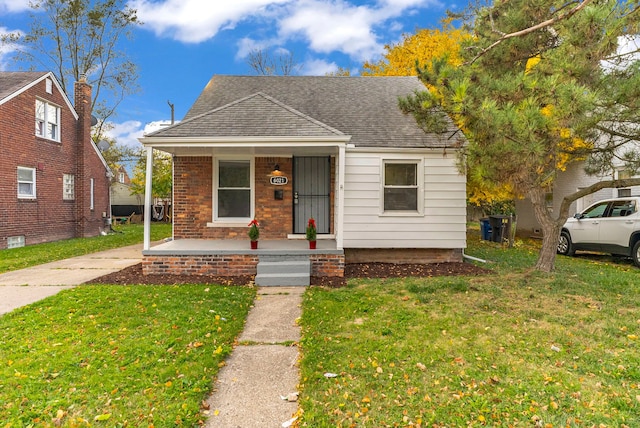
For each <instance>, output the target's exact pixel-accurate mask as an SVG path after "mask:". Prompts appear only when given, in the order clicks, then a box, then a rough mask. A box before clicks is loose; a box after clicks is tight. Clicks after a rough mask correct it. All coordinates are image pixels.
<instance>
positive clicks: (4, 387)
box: [0, 285, 255, 428]
mask: <svg viewBox="0 0 640 428" xmlns="http://www.w3.org/2000/svg"><path fill="white" fill-rule="evenodd" d="M254 296H255V290H254V289H253V288H249V287H231V288H229V287H218V286H203V285H184V286H142V285H137V286H80V287H77V288H74V289H70V290H65V291H63V292H61V293H59V294H57V295H55V296H53V297H50V298H48V299H45V300H42V301H40V302H37V303H35V304H32V305H30V306H26V307H23V308H20V309H18V310H16V311H13V312H11V313H9V314H6V315H3V316H2V317H0V337H2V339H1V340H0V421H2V423H1V424H0V425H2V426H3V427H5V428H8V427H21V428H22V427H54V426H63V427H84V426H92V427H142V426H144V427H151V426H157V427H169V426H179V425H181V426H188V427H191V426H196V425H198V424H199V423H200V421H202V420H203V419H204V415H203V414H202V412H201V402H202V400H204V399H206V397H207V396H208V395H209V393H210V391H211V388H212V384H213V379H214V377H215V376H216V373H217V372H218V370H219V368H220V367H221V366H222V365H223V364H224V362H223V360H224V358H225V357H226V356H227V355H228V354H229V353H230V352H231V350H232V345H233V343H234V341H235V338H236V337H237V335H238V334H239V332H240V331H241V329H242V327H243V324H244V320H245V317H246V314H247V312H248V309H249V306H250V305H251V303H252V301H253V298H254Z"/></svg>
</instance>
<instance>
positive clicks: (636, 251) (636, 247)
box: [631, 241, 640, 267]
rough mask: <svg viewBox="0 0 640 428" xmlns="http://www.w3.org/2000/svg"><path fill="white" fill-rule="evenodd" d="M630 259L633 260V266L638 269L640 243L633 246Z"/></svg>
mask: <svg viewBox="0 0 640 428" xmlns="http://www.w3.org/2000/svg"><path fill="white" fill-rule="evenodd" d="M631 257H632V258H633V264H634V265H636V266H638V267H640V241H638V242H636V243H635V245H634V246H633V251H632V252H631Z"/></svg>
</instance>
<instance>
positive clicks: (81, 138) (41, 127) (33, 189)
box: [0, 72, 111, 249]
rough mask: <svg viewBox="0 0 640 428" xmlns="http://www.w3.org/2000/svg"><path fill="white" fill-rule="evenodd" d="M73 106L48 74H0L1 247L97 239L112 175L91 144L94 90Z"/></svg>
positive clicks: (80, 86) (78, 92) (83, 87)
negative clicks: (0, 152) (86, 238)
mask: <svg viewBox="0 0 640 428" xmlns="http://www.w3.org/2000/svg"><path fill="white" fill-rule="evenodd" d="M74 98H75V108H74V106H72V105H71V102H70V100H69V98H68V97H67V95H66V94H65V93H64V90H63V88H62V87H61V86H60V84H59V83H58V81H57V79H56V78H55V76H54V75H53V73H51V72H0V148H1V149H2V156H0V249H4V248H12V247H17V246H22V245H31V244H37V243H41V242H49V241H57V240H61V239H68V238H74V237H89V236H95V235H98V234H100V233H101V232H102V231H103V230H104V229H105V226H106V225H107V224H108V219H107V217H108V216H109V211H110V209H109V178H110V176H111V172H110V171H109V168H108V167H107V164H106V162H105V160H104V158H103V157H102V155H101V154H100V152H99V150H98V148H97V147H96V145H95V144H94V143H93V142H92V141H91V86H89V85H88V84H87V83H86V82H84V81H81V82H77V83H76V84H75V94H74Z"/></svg>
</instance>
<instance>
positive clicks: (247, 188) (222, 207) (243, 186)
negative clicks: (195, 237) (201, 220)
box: [215, 160, 252, 220]
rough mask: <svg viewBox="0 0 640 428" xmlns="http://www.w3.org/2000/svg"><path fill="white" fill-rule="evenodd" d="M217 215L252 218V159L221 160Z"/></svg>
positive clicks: (218, 179)
mask: <svg viewBox="0 0 640 428" xmlns="http://www.w3.org/2000/svg"><path fill="white" fill-rule="evenodd" d="M216 178H217V180H216V181H217V189H216V190H217V194H216V202H217V203H216V207H215V212H216V217H217V218H218V219H222V220H233V219H250V218H251V199H252V197H251V195H252V188H251V181H252V180H251V161H249V160H219V161H218V168H217V177H216Z"/></svg>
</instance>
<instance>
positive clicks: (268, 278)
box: [255, 273, 311, 287]
mask: <svg viewBox="0 0 640 428" xmlns="http://www.w3.org/2000/svg"><path fill="white" fill-rule="evenodd" d="M310 282H311V276H310V275H309V274H308V273H306V274H304V273H263V274H258V275H256V279H255V283H256V285H257V286H259V287H269V286H281V287H288V286H303V287H306V286H308V285H309V283H310Z"/></svg>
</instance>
